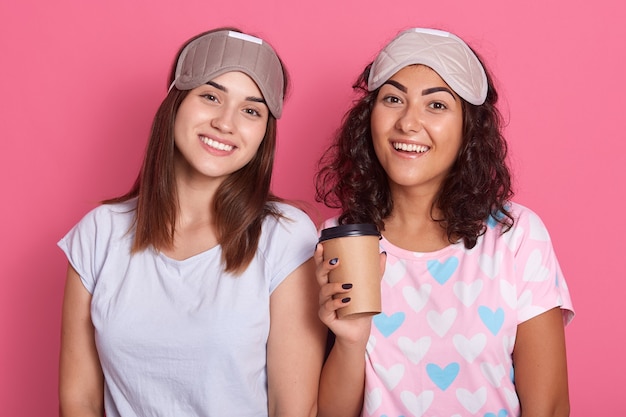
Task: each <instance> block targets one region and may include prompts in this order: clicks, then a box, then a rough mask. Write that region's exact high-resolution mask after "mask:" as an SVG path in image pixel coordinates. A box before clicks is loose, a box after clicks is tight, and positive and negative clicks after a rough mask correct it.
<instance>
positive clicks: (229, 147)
mask: <svg viewBox="0 0 626 417" xmlns="http://www.w3.org/2000/svg"><path fill="white" fill-rule="evenodd" d="M202 142H203V143H204V144H205V145H207V146H210V147H211V148H214V149H218V150H220V151H227V152H229V151H232V150H233V147H234V146H232V145H226V144H225V143H221V142H218V141H216V140H213V139H209V138H205V137H204V136H202Z"/></svg>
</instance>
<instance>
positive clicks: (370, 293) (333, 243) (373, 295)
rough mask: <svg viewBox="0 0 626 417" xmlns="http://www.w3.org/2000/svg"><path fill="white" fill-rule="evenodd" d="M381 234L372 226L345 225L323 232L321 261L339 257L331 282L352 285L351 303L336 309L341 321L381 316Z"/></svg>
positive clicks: (330, 278)
mask: <svg viewBox="0 0 626 417" xmlns="http://www.w3.org/2000/svg"><path fill="white" fill-rule="evenodd" d="M379 240H380V232H378V229H377V228H376V226H375V225H373V224H345V225H340V226H336V227H330V228H327V229H323V230H322V232H321V234H320V239H319V242H320V243H321V244H322V245H323V246H324V261H325V262H328V261H329V260H330V259H333V258H338V259H339V265H338V266H337V268H335V269H333V270H332V271H331V272H330V275H329V277H328V278H329V280H330V282H340V283H351V284H352V289H351V290H350V299H351V300H350V304H348V305H347V306H346V307H343V308H340V309H339V310H337V316H338V317H339V318H340V319H341V318H356V317H360V316H370V315H374V314H378V313H380V309H381V305H380V250H379V246H378V241H379Z"/></svg>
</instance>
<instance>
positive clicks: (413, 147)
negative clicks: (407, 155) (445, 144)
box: [393, 142, 430, 153]
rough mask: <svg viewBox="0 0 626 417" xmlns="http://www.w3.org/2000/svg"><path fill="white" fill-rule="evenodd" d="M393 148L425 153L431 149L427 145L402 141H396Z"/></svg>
mask: <svg viewBox="0 0 626 417" xmlns="http://www.w3.org/2000/svg"><path fill="white" fill-rule="evenodd" d="M393 148H394V149H395V150H396V151H402V152H415V153H424V152H427V151H428V150H429V149H430V147H428V146H426V145H416V144H414V143H400V142H394V143H393Z"/></svg>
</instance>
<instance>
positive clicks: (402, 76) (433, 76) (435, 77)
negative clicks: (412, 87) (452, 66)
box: [389, 64, 447, 86]
mask: <svg viewBox="0 0 626 417" xmlns="http://www.w3.org/2000/svg"><path fill="white" fill-rule="evenodd" d="M389 79H390V80H395V81H400V82H401V81H404V82H410V83H425V82H428V83H436V84H440V85H446V86H447V84H446V82H445V81H444V80H443V78H441V76H439V74H437V72H436V71H435V70H433V69H432V68H430V67H428V66H426V65H422V64H415V65H407V66H406V67H404V68H402V69H400V70H399V71H398V72H396V73H395V74H393V75H392V76H391V78H389ZM403 84H404V83H403Z"/></svg>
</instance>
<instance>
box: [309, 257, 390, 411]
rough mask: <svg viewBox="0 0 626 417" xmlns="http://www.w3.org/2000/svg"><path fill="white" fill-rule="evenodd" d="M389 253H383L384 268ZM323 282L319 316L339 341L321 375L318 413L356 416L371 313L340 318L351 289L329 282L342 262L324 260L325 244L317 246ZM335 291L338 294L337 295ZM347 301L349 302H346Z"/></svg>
mask: <svg viewBox="0 0 626 417" xmlns="http://www.w3.org/2000/svg"><path fill="white" fill-rule="evenodd" d="M385 260H386V256H385V255H381V270H382V271H384V262H385ZM315 261H316V264H317V273H316V275H317V280H318V284H319V285H320V299H319V304H320V308H319V316H320V319H321V320H322V322H323V323H324V324H326V325H327V326H328V328H329V329H331V330H332V331H333V333H334V334H335V336H336V338H335V344H334V346H333V348H332V350H331V351H330V354H329V356H328V358H327V360H326V362H325V363H324V368H323V369H322V375H321V379H320V388H319V400H318V407H319V413H318V417H352V416H358V415H360V414H361V409H362V408H363V397H364V387H365V348H366V346H367V341H368V339H369V335H370V330H371V326H372V318H371V317H361V318H356V319H350V320H339V319H338V318H337V313H336V311H337V309H339V308H341V307H344V306H346V305H347V304H348V303H349V302H350V301H348V300H346V299H348V298H349V297H350V289H349V288H348V289H344V288H342V287H341V284H337V283H329V282H328V273H329V272H330V271H331V270H332V269H334V268H336V267H337V266H338V265H339V262H341V260H339V261H338V262H337V264H336V265H331V264H330V263H329V262H324V261H323V247H322V245H318V247H317V249H316V250H315ZM333 295H338V296H337V297H336V298H335V299H333ZM344 301H345V302H344Z"/></svg>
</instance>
